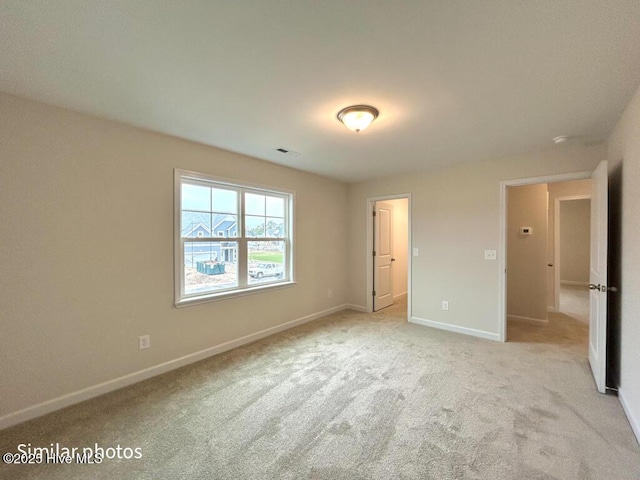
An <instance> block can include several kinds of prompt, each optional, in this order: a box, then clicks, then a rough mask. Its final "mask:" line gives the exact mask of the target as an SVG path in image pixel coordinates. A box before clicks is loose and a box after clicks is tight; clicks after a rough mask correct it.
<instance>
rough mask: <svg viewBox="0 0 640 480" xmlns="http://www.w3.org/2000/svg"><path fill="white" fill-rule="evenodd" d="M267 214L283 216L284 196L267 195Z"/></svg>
mask: <svg viewBox="0 0 640 480" xmlns="http://www.w3.org/2000/svg"><path fill="white" fill-rule="evenodd" d="M267 215H268V216H270V217H284V198H280V197H267Z"/></svg>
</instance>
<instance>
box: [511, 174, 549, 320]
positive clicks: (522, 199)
mask: <svg viewBox="0 0 640 480" xmlns="http://www.w3.org/2000/svg"><path fill="white" fill-rule="evenodd" d="M547 220H548V213H547V184H546V183H539V184H536V185H524V186H520V187H510V188H508V189H507V315H509V316H515V317H521V318H528V319H533V320H541V321H546V320H547V269H548V267H547ZM521 227H529V228H531V229H532V230H531V232H532V234H531V235H522V234H521V233H520V229H521Z"/></svg>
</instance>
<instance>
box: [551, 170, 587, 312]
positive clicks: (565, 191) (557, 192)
mask: <svg viewBox="0 0 640 480" xmlns="http://www.w3.org/2000/svg"><path fill="white" fill-rule="evenodd" d="M547 189H548V190H549V222H548V227H549V229H548V235H549V242H548V244H547V245H548V249H549V250H548V252H549V255H548V263H551V264H552V265H554V267H553V268H550V269H549V275H548V277H547V278H548V280H547V302H548V305H549V307H551V308H554V307H555V279H554V269H555V268H556V265H555V263H556V262H555V203H556V199H557V198H560V197H573V196H577V195H591V180H590V179H587V180H576V181H573V182H553V183H550V184H549V185H548V186H547Z"/></svg>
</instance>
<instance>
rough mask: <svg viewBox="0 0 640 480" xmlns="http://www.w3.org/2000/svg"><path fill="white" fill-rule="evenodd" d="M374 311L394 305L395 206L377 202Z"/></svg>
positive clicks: (374, 231)
mask: <svg viewBox="0 0 640 480" xmlns="http://www.w3.org/2000/svg"><path fill="white" fill-rule="evenodd" d="M373 249H374V252H375V254H374V256H373V272H374V273H373V291H374V292H375V294H374V295H373V310H374V311H378V310H380V309H382V308H385V307H388V306H389V305H391V304H393V205H391V204H389V203H385V202H376V204H375V209H374V217H373Z"/></svg>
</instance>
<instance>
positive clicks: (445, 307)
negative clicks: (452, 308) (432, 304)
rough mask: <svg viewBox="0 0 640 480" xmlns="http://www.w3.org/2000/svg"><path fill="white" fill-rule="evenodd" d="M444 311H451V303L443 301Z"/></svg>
mask: <svg viewBox="0 0 640 480" xmlns="http://www.w3.org/2000/svg"><path fill="white" fill-rule="evenodd" d="M442 309H443V310H449V302H447V301H445V300H443V301H442Z"/></svg>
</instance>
